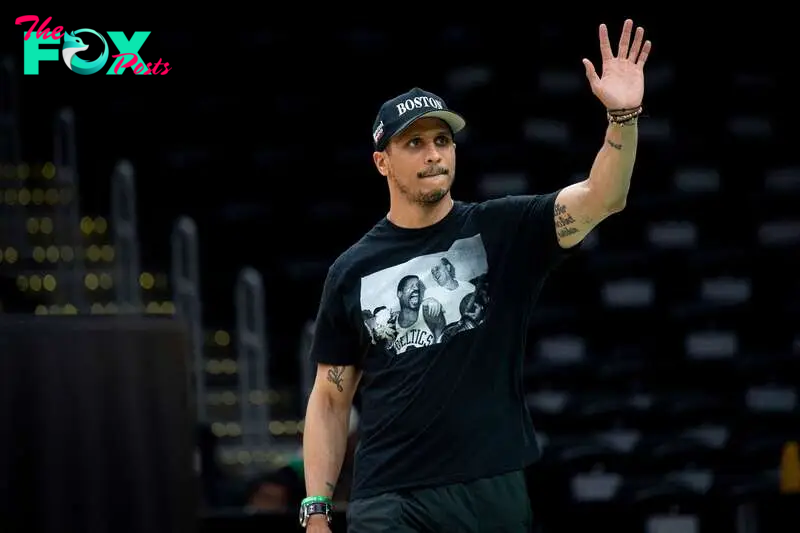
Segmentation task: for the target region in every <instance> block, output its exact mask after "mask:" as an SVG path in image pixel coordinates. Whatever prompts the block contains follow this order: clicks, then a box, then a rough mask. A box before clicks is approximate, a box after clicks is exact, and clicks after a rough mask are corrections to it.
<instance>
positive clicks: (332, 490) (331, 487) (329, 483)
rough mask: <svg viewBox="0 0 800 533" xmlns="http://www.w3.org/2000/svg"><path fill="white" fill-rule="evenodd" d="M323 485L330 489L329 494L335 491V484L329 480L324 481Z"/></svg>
mask: <svg viewBox="0 0 800 533" xmlns="http://www.w3.org/2000/svg"><path fill="white" fill-rule="evenodd" d="M325 486H326V487H328V490H329V491H331V494H333V493H334V492H335V491H336V485H334V484H333V483H331V482H330V481H326V482H325Z"/></svg>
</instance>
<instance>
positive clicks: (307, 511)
mask: <svg viewBox="0 0 800 533" xmlns="http://www.w3.org/2000/svg"><path fill="white" fill-rule="evenodd" d="M332 512H333V506H332V505H331V504H330V503H328V502H312V503H305V504H303V505H302V506H301V509H300V525H301V526H302V527H306V526H307V525H308V519H309V518H311V517H312V516H314V515H317V514H321V515H325V519H326V520H327V521H328V525H330V524H331V522H332V521H333V516H332V514H331V513H332Z"/></svg>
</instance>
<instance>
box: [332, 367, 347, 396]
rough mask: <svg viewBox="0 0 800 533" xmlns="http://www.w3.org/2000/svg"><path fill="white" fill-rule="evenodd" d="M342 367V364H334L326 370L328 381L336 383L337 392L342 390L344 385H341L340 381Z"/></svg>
mask: <svg viewBox="0 0 800 533" xmlns="http://www.w3.org/2000/svg"><path fill="white" fill-rule="evenodd" d="M343 376H344V367H343V366H335V367H333V368H331V369H330V370H328V381H330V382H331V383H333V384H334V385H336V389H337V390H338V391H339V392H344V387H342V382H343V381H344V377H343Z"/></svg>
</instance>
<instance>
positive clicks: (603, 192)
mask: <svg viewBox="0 0 800 533" xmlns="http://www.w3.org/2000/svg"><path fill="white" fill-rule="evenodd" d="M637 143H638V128H637V125H636V121H635V120H634V121H633V122H632V123H630V124H627V125H620V124H609V126H608V129H607V130H606V139H605V142H604V143H603V147H602V148H601V149H600V151H599V152H598V154H597V157H596V158H595V160H594V164H593V165H592V169H591V171H590V172H589V177H588V178H587V179H586V180H584V181H581V182H579V183H574V184H572V185H569V186H567V187H565V188H564V189H562V190H561V192H559V194H558V196H557V197H556V202H555V213H554V217H555V225H556V234H557V236H558V243H559V245H560V246H561V247H562V248H571V247H572V246H575V245H576V244H578V243H580V242H581V241H582V240H583V239H584V238H585V237H586V235H588V234H589V232H590V231H592V230H593V229H594V228H595V227H596V226H597V225H598V224H599V223H600V222H602V221H603V220H605V219H606V218H608V217H609V216H611V215H612V214H614V213H619V212H620V211H622V210H623V209H624V208H625V203H626V200H627V197H628V189H629V188H630V184H631V175H632V174H633V165H634V161H635V159H636V147H637Z"/></svg>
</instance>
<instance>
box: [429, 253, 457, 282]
mask: <svg viewBox="0 0 800 533" xmlns="http://www.w3.org/2000/svg"><path fill="white" fill-rule="evenodd" d="M431 275H432V276H433V279H435V280H436V283H438V284H439V285H441V286H442V287H445V286H447V285H448V284H451V283H452V282H453V281H454V280H455V277H456V267H454V266H453V263H451V262H450V260H449V259H448V258H446V257H442V258H441V259H439V262H438V263H436V264H435V265H433V267H431Z"/></svg>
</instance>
